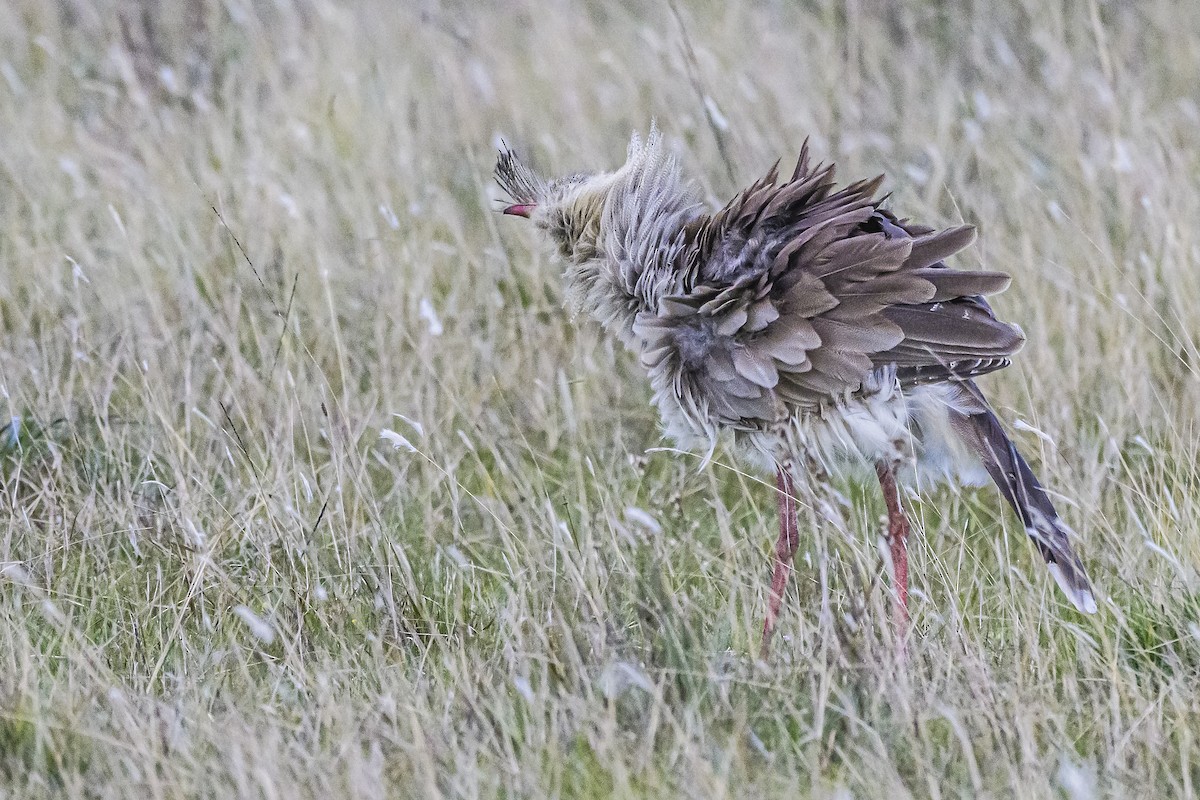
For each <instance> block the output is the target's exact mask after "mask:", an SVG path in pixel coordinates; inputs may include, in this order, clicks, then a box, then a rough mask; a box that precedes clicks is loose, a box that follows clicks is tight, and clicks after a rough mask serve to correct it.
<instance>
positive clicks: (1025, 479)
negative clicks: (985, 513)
mask: <svg viewBox="0 0 1200 800" xmlns="http://www.w3.org/2000/svg"><path fill="white" fill-rule="evenodd" d="M964 383H966V384H967V387H964V388H968V390H969V391H970V392H971V394H973V395H974V396H975V399H977V400H978V401H979V402H978V405H977V406H975V407H973V408H971V409H970V410H969V411H959V410H952V411H951V412H950V417H951V424H952V425H953V427H954V428H955V430H956V432H957V433H958V435H959V437H960V438H961V439H962V441H963V443H964V444H965V445H967V447H969V448H970V449H971V451H972V452H973V453H974V454H975V455H977V456H978V457H979V458H980V460H982V461H983V466H984V468H985V469H987V472H988V474H989V475H990V476H991V477H992V480H993V481H995V483H996V486H997V487H999V489H1000V493H1001V494H1003V495H1004V499H1005V500H1007V501H1008V502H1009V503H1010V504H1011V505H1012V507H1013V509H1014V510H1015V511H1016V512H1017V515H1018V516H1019V517H1020V518H1021V523H1022V524H1023V525H1024V526H1025V532H1026V533H1027V534H1029V538H1030V539H1032V540H1033V543H1034V544H1035V545H1036V546H1037V549H1038V551H1039V552H1040V553H1041V554H1042V558H1044V559H1046V566H1048V567H1049V568H1050V574H1051V575H1053V576H1054V581H1055V582H1056V583H1057V584H1058V585H1059V588H1061V589H1062V590H1063V592H1064V593H1065V594H1066V595H1067V597H1068V598H1070V600H1071V602H1072V603H1074V605H1075V607H1076V608H1078V609H1079V610H1080V611H1083V612H1084V613H1087V614H1094V613H1096V598H1095V595H1094V594H1093V593H1092V584H1091V582H1090V581H1089V580H1088V576H1087V572H1086V571H1085V570H1084V568H1083V562H1081V561H1080V560H1079V557H1078V556H1076V555H1075V552H1074V551H1073V550H1072V549H1071V542H1070V537H1071V536H1073V535H1074V531H1072V530H1071V529H1070V528H1069V527H1067V524H1066V523H1065V522H1063V521H1062V520H1061V519H1059V516H1058V512H1057V511H1055V509H1054V504H1053V503H1051V502H1050V498H1049V496H1047V494H1046V490H1045V489H1043V488H1042V484H1041V483H1039V482H1038V479H1037V477H1036V476H1035V475H1034V474H1033V470H1031V469H1030V468H1029V464H1028V463H1026V461H1025V459H1024V458H1023V457H1022V456H1021V454H1020V453H1019V452H1017V448H1016V446H1015V445H1014V444H1013V443H1012V442H1011V441H1009V438H1008V436H1007V435H1006V434H1005V433H1004V429H1003V428H1002V427H1001V426H1000V420H999V419H997V418H996V415H995V414H994V413H992V410H991V409H990V408H989V407H988V406H987V403H986V402H985V401H984V399H983V396H982V394H980V393H979V390H978V389H976V388H975V386H974V385H973V384H971V383H970V382H964ZM973 405H974V404H973Z"/></svg>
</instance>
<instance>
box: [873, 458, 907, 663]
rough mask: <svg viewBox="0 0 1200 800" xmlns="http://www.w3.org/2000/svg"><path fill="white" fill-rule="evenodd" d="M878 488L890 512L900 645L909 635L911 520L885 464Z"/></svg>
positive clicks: (879, 472)
mask: <svg viewBox="0 0 1200 800" xmlns="http://www.w3.org/2000/svg"><path fill="white" fill-rule="evenodd" d="M875 473H876V474H877V475H878V476H879V485H880V487H881V488H882V489H883V498H884V500H885V501H886V502H887V510H888V546H889V548H890V549H891V553H892V575H893V579H894V582H895V589H896V595H895V614H896V634H897V636H898V637H899V638H900V642H901V644H903V642H904V641H905V639H906V638H907V636H908V517H907V516H905V514H904V504H903V503H902V502H901V499H900V487H899V485H898V484H897V483H896V473H895V471H894V470H893V469H892V467H891V466H889V465H888V464H885V463H883V462H882V461H881V462H879V463H877V464H876V465H875Z"/></svg>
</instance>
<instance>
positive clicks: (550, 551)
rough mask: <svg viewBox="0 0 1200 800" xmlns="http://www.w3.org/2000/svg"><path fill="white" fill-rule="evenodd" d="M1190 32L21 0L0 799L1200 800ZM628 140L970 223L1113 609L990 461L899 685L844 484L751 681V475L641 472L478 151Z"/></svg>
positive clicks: (926, 521)
mask: <svg viewBox="0 0 1200 800" xmlns="http://www.w3.org/2000/svg"><path fill="white" fill-rule="evenodd" d="M1197 29H1200V7H1194V5H1188V4H1181V3H1168V2H1160V1H1159V0H1149V1H1148V2H1144V3H1138V4H1118V3H1103V2H1095V3H1078V4H1064V5H1062V6H1053V5H1050V6H1047V5H1046V4H1044V3H1032V2H1030V3H1011V4H1003V5H997V6H994V5H984V4H939V3H932V2H915V3H910V4H904V5H903V6H900V5H896V6H895V7H893V6H892V5H886V6H885V5H883V4H861V3H844V4H825V3H820V2H817V3H806V4H801V5H799V6H795V7H793V6H792V5H790V4H773V5H771V6H769V7H767V8H757V7H754V6H753V5H752V4H748V3H742V4H734V5H732V6H726V5H723V4H710V3H696V4H688V5H681V7H680V8H679V9H678V14H675V13H673V12H672V9H671V6H670V5H669V4H661V5H653V4H651V5H649V6H647V7H645V8H640V9H638V10H625V9H620V8H615V7H610V6H609V4H603V3H594V2H588V3H579V4H571V3H557V4H549V5H543V4H505V5H503V6H501V5H499V4H497V5H496V6H495V7H493V8H479V7H476V5H474V4H468V3H447V4H444V5H438V4H436V3H425V4H402V3H391V2H383V1H382V0H368V1H367V2H363V3H358V4H348V5H338V4H331V3H325V2H322V0H304V1H303V2H295V3H275V4H266V3H259V4H253V3H241V2H216V0H194V2H188V3H183V2H167V3H154V2H144V3H101V4H99V5H98V6H95V5H92V4H84V3H75V2H68V1H65V0H64V2H62V3H58V4H49V3H42V2H33V1H32V0H29V1H26V0H16V2H10V3H8V4H7V5H4V6H3V7H0V130H3V131H4V134H3V137H2V146H0V331H2V333H3V339H2V340H0V342H2V344H0V423H3V422H7V421H8V420H9V419H12V418H18V419H19V421H18V423H17V424H16V425H15V426H13V425H9V427H7V428H5V429H3V430H2V431H0V503H2V504H3V507H4V511H3V512H2V513H0V797H12V798H38V797H79V798H100V797H139V798H142V797H149V798H173V797H225V796H230V797H234V796H237V797H263V798H272V797H279V798H293V797H313V798H327V797H339V798H340V797H345V798H375V797H422V798H425V797H447V798H449V797H468V798H469V797H496V798H500V797H503V798H516V797H543V796H545V797H564V798H565V797H572V798H574V797H583V798H586V797H596V798H600V797H611V796H618V797H640V798H662V797H675V796H678V797H705V798H709V797H714V798H715V797H730V798H754V797H772V796H780V797H796V796H800V797H817V798H843V797H887V798H898V797H907V796H918V797H924V796H929V797H977V796H990V797H1004V796H1020V797H1069V798H1083V797H1091V796H1097V795H1100V796H1142V797H1168V796H1181V797H1182V796H1189V795H1192V794H1193V793H1194V792H1195V791H1196V787H1197V786H1200V752H1198V748H1200V742H1198V741H1197V739H1198V737H1200V734H1198V733H1197V732H1198V731H1200V691H1198V689H1197V687H1198V686H1200V579H1198V577H1197V567H1198V565H1200V530H1198V526H1197V523H1196V520H1197V519H1198V518H1200V466H1198V465H1200V429H1198V425H1197V422H1198V415H1197V411H1196V409H1197V408H1198V407H1200V379H1198V373H1197V370H1196V366H1195V365H1196V364H1198V363H1200V350H1198V347H1197V344H1198V342H1200V323H1198V322H1197V317H1196V315H1195V301H1196V298H1198V297H1200V270H1197V262H1200V227H1198V226H1197V223H1196V221H1197V220H1200V193H1198V192H1197V190H1196V186H1197V185H1198V183H1200V133H1198V131H1200V106H1198V105H1197V101H1196V99H1195V76H1196V75H1197V74H1200V50H1197V48H1196V47H1195V46H1194V41H1193V39H1194V34H1195V31H1196V30H1197ZM706 97H707V98H708V106H709V107H710V109H712V110H713V111H706V104H705V98H706ZM718 113H719V116H717V114H718ZM651 118H657V119H658V122H659V125H660V127H661V128H662V129H663V131H664V133H665V134H666V136H667V137H668V139H669V141H670V143H671V146H672V147H673V148H675V149H676V150H677V151H678V152H679V154H680V156H681V158H682V160H683V163H684V164H685V166H686V168H687V169H688V171H689V172H690V173H691V174H693V175H694V176H695V177H696V180H697V181H698V185H699V186H700V188H701V191H702V192H703V193H704V194H705V195H706V196H707V197H709V198H710V199H712V200H713V201H714V202H720V201H723V200H724V199H726V198H727V197H728V196H730V195H731V194H732V192H733V191H734V190H735V189H736V188H738V186H739V185H740V184H742V183H745V182H748V181H749V180H751V179H752V178H754V177H757V176H758V175H760V174H761V173H763V172H765V171H766V169H767V168H768V167H769V166H770V164H771V163H773V162H774V161H775V160H776V159H777V158H780V157H782V158H784V159H788V158H791V157H794V155H795V154H796V153H797V152H798V150H799V147H800V144H801V142H802V141H803V140H804V138H805V137H806V136H808V137H811V141H812V148H813V151H814V153H815V154H816V155H817V156H818V157H820V158H827V159H834V160H836V161H837V162H838V163H839V166H840V169H841V172H840V174H841V175H842V176H843V177H845V178H851V177H857V176H860V175H869V174H875V173H877V172H881V171H886V172H887V173H888V176H889V178H888V182H887V184H886V185H887V187H888V189H889V190H891V191H893V192H894V199H893V201H892V204H893V207H894V208H895V209H896V210H897V211H898V212H899V213H901V214H902V215H906V216H911V217H914V218H918V219H921V220H923V221H927V222H929V223H931V224H935V225H950V224H955V223H957V222H959V221H961V220H968V221H972V222H975V223H977V224H978V225H979V227H980V232H981V238H980V241H979V244H978V246H977V247H976V248H975V249H974V250H972V251H971V252H970V253H968V254H967V255H965V256H963V257H961V262H960V263H962V264H964V265H966V266H970V267H976V266H986V267H988V268H994V269H1003V270H1005V271H1008V272H1011V273H1012V274H1013V275H1014V278H1015V281H1014V288H1013V289H1012V290H1011V291H1010V292H1009V293H1008V294H1007V295H1004V296H1002V297H1001V298H999V299H998V303H997V305H998V309H999V311H1000V312H1001V313H1002V314H1003V316H1005V317H1006V318H1008V319H1012V320H1014V321H1016V322H1018V323H1019V324H1020V325H1021V326H1022V327H1023V328H1024V330H1025V331H1026V333H1027V334H1028V339H1029V343H1028V345H1027V347H1026V349H1025V351H1024V352H1023V353H1022V354H1021V355H1020V357H1019V359H1018V361H1017V363H1016V364H1014V366H1013V367H1012V368H1010V369H1009V370H1006V371H1005V372H1003V373H1000V374H997V375H995V376H992V377H989V378H987V379H986V381H985V390H986V391H987V392H988V394H989V396H990V397H991V398H992V399H993V401H994V403H995V404H996V406H997V408H998V409H999V410H1000V413H1001V415H1002V416H1003V417H1004V418H1005V419H1006V420H1008V421H1010V422H1012V421H1015V420H1022V421H1024V422H1026V423H1028V424H1029V425H1031V426H1033V427H1035V428H1037V429H1038V430H1040V431H1042V432H1044V433H1045V434H1046V435H1047V437H1048V438H1047V439H1043V438H1041V437H1039V436H1037V435H1035V434H1034V433H1031V432H1028V431H1025V430H1014V436H1015V438H1016V440H1017V441H1018V443H1019V444H1020V446H1021V447H1022V449H1023V450H1025V451H1026V452H1027V454H1028V455H1029V456H1030V458H1031V460H1032V461H1033V462H1035V464H1036V465H1037V468H1038V470H1039V472H1040V474H1041V475H1042V476H1043V478H1044V480H1045V482H1046V483H1047V485H1049V486H1051V487H1053V488H1054V490H1055V491H1056V492H1058V493H1060V494H1061V495H1062V497H1063V500H1062V502H1061V505H1062V507H1063V510H1064V513H1065V516H1066V518H1067V519H1068V520H1069V522H1070V524H1071V525H1072V526H1073V527H1075V528H1076V529H1077V530H1078V531H1079V532H1080V534H1081V537H1080V539H1081V541H1080V549H1081V552H1082V553H1083V554H1084V557H1085V560H1086V562H1087V563H1088V565H1089V568H1090V570H1091V572H1092V574H1093V576H1094V578H1095V580H1096V583H1097V586H1098V588H1099V590H1100V594H1101V603H1100V606H1101V608H1100V613H1099V614H1097V615H1096V616H1094V617H1083V616H1080V615H1079V614H1077V613H1076V612H1075V611H1074V610H1072V608H1071V607H1070V606H1069V605H1068V604H1067V603H1066V602H1065V601H1064V600H1063V598H1062V597H1061V596H1060V595H1059V594H1057V593H1056V590H1055V588H1054V586H1053V583H1052V581H1051V580H1050V579H1049V576H1048V575H1046V574H1045V571H1044V568H1043V567H1042V565H1041V564H1040V563H1039V561H1040V559H1038V557H1037V556H1036V554H1035V553H1033V552H1032V550H1031V548H1030V546H1029V545H1028V544H1027V542H1026V541H1025V537H1024V534H1023V531H1022V530H1021V529H1020V526H1019V524H1017V522H1016V520H1015V519H1014V518H1013V517H1012V516H1011V514H1010V513H1009V512H1008V511H1007V510H1006V509H1004V508H1003V507H1002V505H1001V502H1000V500H999V498H998V497H997V496H996V493H995V492H994V491H993V490H990V489H984V490H979V491H975V490H964V491H951V490H948V489H938V490H935V491H933V492H931V493H928V494H927V495H926V496H924V497H923V498H922V499H921V500H919V501H914V503H913V513H914V519H915V520H916V523H917V529H918V532H919V536H918V537H917V539H916V541H915V542H914V546H913V601H912V602H913V610H914V624H915V628H916V631H917V634H918V636H917V638H916V639H915V640H914V642H913V643H912V646H911V652H910V659H909V663H908V666H907V668H906V669H898V668H897V666H896V664H895V661H894V654H893V650H892V645H891V643H890V627H889V619H888V606H889V599H888V597H887V595H886V592H885V586H886V576H885V573H884V569H883V567H882V565H881V563H880V559H879V555H878V550H877V544H876V540H877V538H878V535H879V533H880V531H881V527H880V514H881V513H882V511H883V508H882V503H881V502H880V501H879V498H878V497H877V496H876V493H875V492H874V490H872V489H871V488H870V487H869V486H856V485H854V484H852V483H846V484H842V485H839V486H838V487H837V488H838V491H839V492H840V493H841V494H842V495H843V496H845V497H846V498H849V500H850V502H849V503H848V504H846V505H844V506H842V505H839V506H838V509H839V513H840V514H841V516H842V520H841V521H840V525H834V524H829V523H824V524H820V525H818V524H815V521H814V519H813V518H811V517H809V518H806V519H805V521H804V524H803V526H802V529H803V537H802V542H801V559H800V562H799V568H798V572H797V580H796V581H795V583H794V584H793V588H792V590H791V593H790V595H789V598H788V600H789V603H788V609H787V612H786V614H785V616H784V619H783V621H782V626H781V630H780V636H779V638H778V639H777V640H776V646H775V649H774V652H773V654H772V656H771V658H770V660H769V661H767V662H760V661H758V660H757V659H756V658H755V656H756V654H757V649H758V637H759V627H760V625H761V619H762V614H763V610H764V608H765V599H766V597H765V596H766V588H767V580H768V577H769V576H768V566H769V554H770V547H771V543H772V541H773V535H774V534H773V531H774V527H773V526H774V525H775V520H774V513H775V512H774V500H773V496H772V489H771V488H770V487H769V486H768V485H765V484H763V483H762V482H761V481H760V480H759V479H758V478H757V477H755V476H747V475H744V474H742V473H740V472H739V471H738V470H737V469H736V465H735V464H734V463H733V462H732V460H731V456H730V454H729V453H728V452H726V451H725V450H723V449H722V450H718V453H717V457H716V460H715V462H714V464H712V465H710V466H708V467H706V468H705V469H703V470H702V471H698V467H699V464H700V462H699V460H698V459H697V458H695V457H691V456H686V455H679V454H673V453H670V452H658V451H654V452H648V450H649V449H650V448H654V447H658V446H660V445H662V442H661V440H660V439H659V434H658V427H657V421H656V419H655V416H654V412H653V409H652V408H651V407H650V405H649V403H648V399H649V391H648V388H647V386H646V385H645V383H644V381H643V379H642V376H641V374H640V369H639V367H638V366H637V364H636V362H635V360H634V359H633V358H632V357H631V356H629V355H628V354H626V353H624V352H622V351H621V350H620V349H619V348H618V347H616V346H614V345H613V344H612V343H611V342H609V341H608V340H606V339H605V338H604V337H603V336H602V335H601V334H600V333H599V332H598V331H597V330H596V329H595V328H594V327H593V326H591V325H587V324H583V325H576V323H575V322H574V321H572V320H571V318H570V315H569V313H568V312H567V311H565V310H564V309H563V307H562V298H561V291H560V287H559V282H558V278H557V274H556V272H557V266H556V265H555V263H554V262H553V261H552V260H551V259H550V258H549V257H547V256H546V255H545V253H544V252H543V251H542V250H541V249H539V248H538V247H537V242H536V241H535V239H534V236H533V233H532V231H530V230H528V229H527V228H526V227H523V226H522V225H521V224H519V222H515V221H513V220H511V219H509V218H504V217H501V216H500V215H498V214H496V213H495V211H496V209H497V208H498V203H497V197H498V192H497V190H496V189H495V188H494V187H493V185H492V182H491V178H490V172H491V167H492V164H493V159H494V156H495V147H496V145H497V144H498V143H499V141H500V139H502V138H503V139H504V140H506V141H508V142H509V143H512V144H514V145H516V146H517V147H518V148H519V149H520V150H521V151H522V152H526V153H529V154H530V155H531V156H532V158H533V160H534V161H535V163H537V164H538V165H539V166H541V167H543V168H544V169H546V170H548V171H551V172H557V171H561V172H567V171H573V170H576V169H588V168H606V167H611V166H613V165H615V164H617V163H619V162H620V160H621V158H622V156H623V153H624V148H625V144H626V142H627V140H628V136H629V133H630V132H631V131H632V130H634V129H640V130H643V131H644V130H645V129H646V128H647V127H648V125H649V122H650V119H651ZM721 119H724V120H725V121H727V126H726V127H722V126H721V125H720V124H718V123H719V122H720V120H721ZM433 316H436V323H434V322H433V320H432V317H433ZM396 414H401V415H403V416H404V417H405V418H407V420H411V422H409V421H406V420H405V419H403V418H400V417H397V416H395V415H396ZM413 422H415V423H416V425H414V424H412V423H413ZM385 429H390V430H394V431H396V432H397V433H398V434H400V435H402V436H403V437H405V438H406V439H407V440H408V441H409V442H410V444H411V445H412V448H411V451H410V449H408V448H404V447H401V448H398V449H397V448H393V447H392V446H391V445H390V444H389V443H388V442H387V441H385V440H381V438H380V434H381V432H382V431H383V430H385Z"/></svg>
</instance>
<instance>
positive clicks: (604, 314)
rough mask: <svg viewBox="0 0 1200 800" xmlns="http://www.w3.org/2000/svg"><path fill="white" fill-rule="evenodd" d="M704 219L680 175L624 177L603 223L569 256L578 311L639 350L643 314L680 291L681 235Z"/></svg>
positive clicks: (570, 293) (568, 277)
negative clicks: (635, 329)
mask: <svg viewBox="0 0 1200 800" xmlns="http://www.w3.org/2000/svg"><path fill="white" fill-rule="evenodd" d="M700 213H701V207H700V205H699V204H698V203H697V202H696V200H695V198H694V197H693V195H692V192H691V191H689V190H688V188H687V187H686V186H684V185H683V184H682V182H681V181H680V180H679V179H678V177H677V175H675V174H671V175H668V176H665V179H662V180H659V181H647V180H646V179H645V176H641V177H640V179H639V176H637V175H636V174H626V175H622V174H621V173H618V175H617V179H616V180H615V181H614V182H613V185H612V187H611V189H610V190H609V192H608V193H607V196H606V197H605V200H604V203H603V206H602V208H601V210H600V213H599V215H598V217H597V224H596V225H595V226H587V227H586V228H585V235H583V236H581V237H580V239H579V240H578V241H577V243H576V245H575V247H574V248H573V252H572V253H570V254H568V264H567V269H566V271H565V273H564V280H565V284H566V290H567V297H568V299H569V300H570V302H571V305H572V307H573V308H574V310H575V311H576V312H577V313H586V314H587V315H588V316H590V317H592V318H593V319H595V320H597V321H598V322H599V323H600V324H601V325H602V326H604V328H605V329H606V330H608V331H610V332H611V333H613V334H614V335H615V336H616V337H617V338H618V339H620V340H621V342H622V343H624V344H625V345H626V346H627V347H629V348H631V349H634V350H637V349H639V342H638V339H637V337H636V336H635V335H634V332H633V325H634V322H635V320H636V318H637V315H638V313H639V312H642V311H655V310H656V309H657V307H658V301H659V299H660V298H661V297H663V296H664V295H668V294H671V293H673V292H675V291H678V289H679V287H678V286H677V285H676V284H677V283H678V280H677V275H676V274H675V261H676V258H675V256H676V255H677V252H678V248H679V246H680V242H679V239H680V237H679V233H680V230H681V229H682V227H683V225H685V224H686V223H687V222H689V221H690V220H692V219H694V218H695V217H696V216H698V215H699V214H700ZM588 234H591V235H588Z"/></svg>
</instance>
